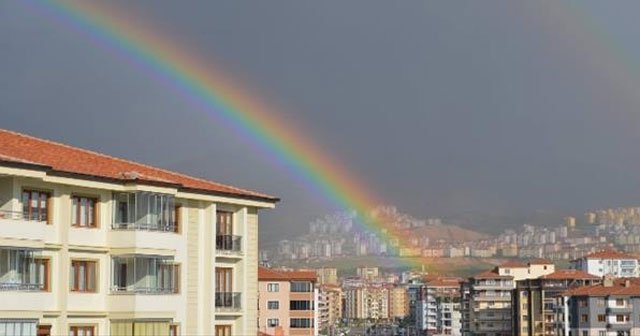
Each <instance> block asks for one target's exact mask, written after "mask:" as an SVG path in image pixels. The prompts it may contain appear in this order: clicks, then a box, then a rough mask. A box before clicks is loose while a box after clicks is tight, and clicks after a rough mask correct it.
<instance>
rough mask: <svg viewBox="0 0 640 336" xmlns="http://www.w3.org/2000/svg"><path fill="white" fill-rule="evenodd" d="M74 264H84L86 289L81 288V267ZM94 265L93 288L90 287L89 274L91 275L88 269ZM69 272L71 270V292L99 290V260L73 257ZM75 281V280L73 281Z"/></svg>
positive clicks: (93, 291)
mask: <svg viewBox="0 0 640 336" xmlns="http://www.w3.org/2000/svg"><path fill="white" fill-rule="evenodd" d="M74 265H84V269H85V271H84V287H85V289H80V286H79V284H80V281H79V280H80V272H79V271H78V270H79V267H78V266H76V267H74ZM90 266H91V267H93V276H94V279H93V287H94V288H92V289H90V288H89V286H88V285H89V284H90V283H91V281H90V279H89V276H90V272H89V271H88V270H89V268H90ZM69 272H70V278H69V292H73V293H97V292H98V279H99V275H98V261H97V260H87V259H71V262H70V263H69ZM72 281H73V282H72Z"/></svg>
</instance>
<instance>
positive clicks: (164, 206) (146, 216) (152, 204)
mask: <svg viewBox="0 0 640 336" xmlns="http://www.w3.org/2000/svg"><path fill="white" fill-rule="evenodd" d="M114 200H115V202H116V206H115V207H114V212H115V213H114V216H113V220H114V223H113V228H114V229H127V230H151V231H171V232H173V231H175V222H174V220H175V218H174V216H175V206H174V197H173V195H169V194H159V193H152V192H147V191H139V192H135V193H115V194H114Z"/></svg>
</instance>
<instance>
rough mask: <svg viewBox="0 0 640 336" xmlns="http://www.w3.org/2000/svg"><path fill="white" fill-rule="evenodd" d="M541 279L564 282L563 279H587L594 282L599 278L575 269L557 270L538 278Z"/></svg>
mask: <svg viewBox="0 0 640 336" xmlns="http://www.w3.org/2000/svg"><path fill="white" fill-rule="evenodd" d="M540 278H541V279H547V280H564V279H587V280H591V279H593V280H595V279H600V277H598V276H595V275H593V274H589V273H587V272H585V271H581V270H575V269H561V270H557V271H555V272H553V273H551V274H547V275H543V276H541V277H540Z"/></svg>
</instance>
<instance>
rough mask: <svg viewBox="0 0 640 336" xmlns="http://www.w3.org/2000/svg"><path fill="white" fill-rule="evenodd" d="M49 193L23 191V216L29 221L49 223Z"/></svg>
mask: <svg viewBox="0 0 640 336" xmlns="http://www.w3.org/2000/svg"><path fill="white" fill-rule="evenodd" d="M49 197H50V195H49V193H48V192H42V191H34V190H24V191H22V216H23V217H24V218H25V219H28V220H35V221H43V222H44V221H46V222H47V223H50V221H49V213H48V211H49Z"/></svg>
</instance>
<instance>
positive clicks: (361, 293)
mask: <svg viewBox="0 0 640 336" xmlns="http://www.w3.org/2000/svg"><path fill="white" fill-rule="evenodd" d="M344 317H345V318H347V319H352V320H361V319H373V320H378V319H388V318H389V289H388V288H387V287H386V286H382V285H377V284H376V285H373V284H365V285H363V286H359V287H351V288H345V289H344Z"/></svg>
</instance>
